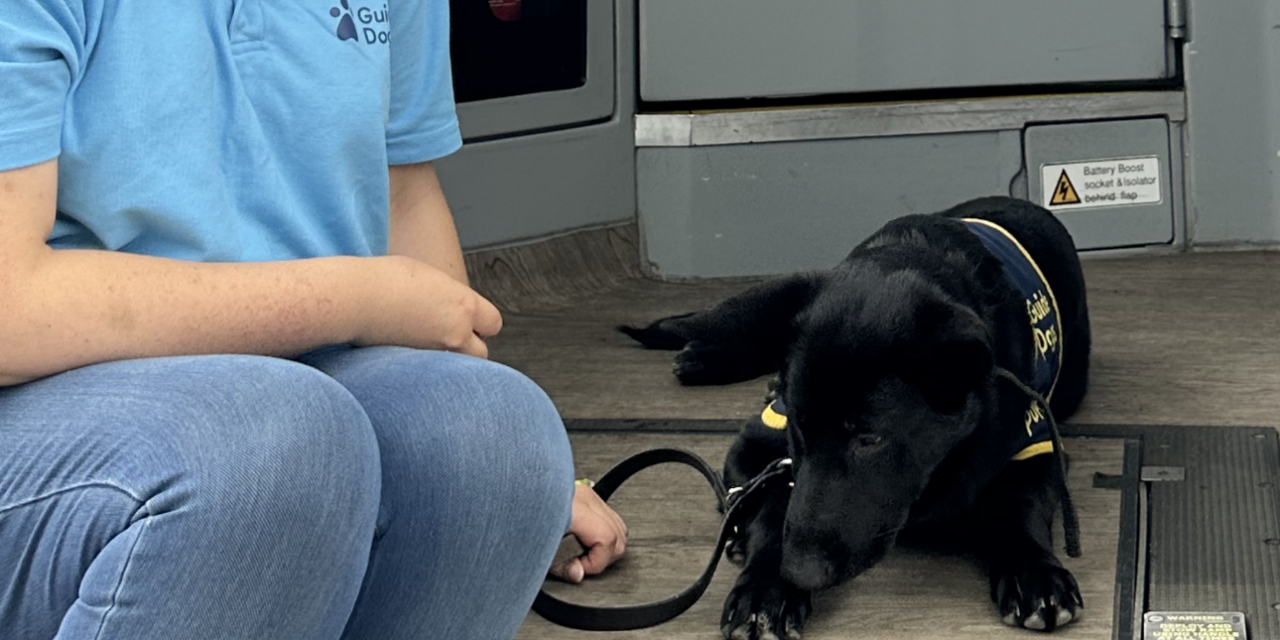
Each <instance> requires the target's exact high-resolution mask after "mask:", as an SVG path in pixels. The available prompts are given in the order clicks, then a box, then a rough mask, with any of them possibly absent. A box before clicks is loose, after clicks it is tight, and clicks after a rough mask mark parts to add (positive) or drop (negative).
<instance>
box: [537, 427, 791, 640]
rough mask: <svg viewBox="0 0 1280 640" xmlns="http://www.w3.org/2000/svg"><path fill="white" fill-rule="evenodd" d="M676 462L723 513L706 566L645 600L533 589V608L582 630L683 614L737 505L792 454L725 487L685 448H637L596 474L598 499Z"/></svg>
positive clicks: (637, 625) (707, 574)
mask: <svg viewBox="0 0 1280 640" xmlns="http://www.w3.org/2000/svg"><path fill="white" fill-rule="evenodd" d="M665 463H677V464H684V465H687V466H690V467H693V468H694V469H695V470H697V471H698V473H701V474H702V476H703V477H704V478H706V479H707V482H708V483H709V484H710V485H711V488H712V490H713V491H715V494H716V502H717V505H718V506H719V508H720V511H721V513H723V514H724V517H723V519H722V520H721V522H720V532H719V535H718V536H717V537H716V548H715V552H713V553H712V554H711V560H710V561H709V562H708V563H707V568H706V569H704V570H703V572H702V575H701V576H699V577H698V580H697V581H696V582H694V583H693V585H692V586H690V587H689V588H687V589H685V590H684V591H681V592H680V593H677V594H675V595H673V596H671V597H669V598H666V599H663V600H659V601H657V602H650V603H646V604H637V605H624V606H617V607H597V606H587V605H580V604H575V603H572V602H566V601H564V600H561V599H559V598H557V597H555V596H553V595H551V594H549V593H547V592H546V590H542V591H539V592H538V596H537V598H535V599H534V601H533V610H534V611H535V612H536V613H537V614H538V615H540V616H542V617H543V618H546V619H547V620H548V621H550V622H553V623H555V624H558V625H560V626H562V627H569V628H571V629H582V630H584V631H627V630H631V629H641V628H644V627H652V626H654V625H657V624H661V623H663V622H666V621H668V620H671V619H672V618H675V617H676V616H678V615H680V614H682V613H684V612H685V611H687V610H688V609H689V607H692V606H693V604H694V603H695V602H697V601H698V599H699V598H701V597H702V594H703V593H704V592H705V591H706V590H707V587H708V586H710V584H711V577H712V576H713V575H715V571H716V566H717V565H719V563H720V557H721V556H722V555H723V554H724V548H725V545H726V544H728V541H729V539H730V538H731V537H732V536H733V533H734V530H735V526H736V525H735V524H734V522H733V520H734V516H735V514H736V513H737V511H738V509H737V507H738V505H740V504H742V501H743V500H744V499H746V498H747V497H748V496H749V495H751V494H753V493H755V492H756V491H757V490H758V489H759V488H760V487H763V486H764V485H766V484H768V482H769V481H770V480H772V479H774V478H777V477H779V476H782V475H783V474H789V473H790V472H791V459H790V458H780V459H778V460H774V461H773V462H771V463H769V466H767V467H765V470H764V471H763V472H761V473H760V474H759V475H757V476H756V477H754V478H752V479H751V480H749V481H748V482H747V483H746V484H744V485H743V486H741V487H733V488H732V489H726V488H725V486H724V482H723V481H722V480H721V479H720V475H719V474H718V473H717V472H716V470H715V469H714V468H712V467H711V465H709V464H707V461H706V460H703V459H702V457H701V456H699V455H698V454H696V453H694V452H692V451H688V450H685V449H649V450H648V451H641V452H640V453H637V454H635V455H633V456H631V457H629V458H627V459H625V460H623V461H622V462H619V463H618V464H616V465H614V467H613V468H612V469H610V470H609V471H607V472H606V473H605V474H604V475H603V476H601V477H600V479H598V480H596V485H595V491H596V493H597V494H599V496H600V498H601V499H602V500H604V501H606V502H608V500H609V497H610V496H612V495H613V492H614V491H615V490H616V489H617V488H618V487H619V486H621V485H622V483H623V482H624V481H625V480H627V479H628V478H630V477H631V476H633V475H635V474H636V473H639V472H640V471H643V470H644V469H647V468H649V467H652V466H655V465H659V464H665Z"/></svg>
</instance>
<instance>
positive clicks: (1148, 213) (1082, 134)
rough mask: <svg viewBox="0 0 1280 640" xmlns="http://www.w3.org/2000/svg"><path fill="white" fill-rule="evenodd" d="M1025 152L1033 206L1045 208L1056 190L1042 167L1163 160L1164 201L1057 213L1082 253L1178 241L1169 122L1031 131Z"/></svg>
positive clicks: (1139, 121) (1066, 126)
mask: <svg viewBox="0 0 1280 640" xmlns="http://www.w3.org/2000/svg"><path fill="white" fill-rule="evenodd" d="M1025 147H1026V158H1027V180H1028V195H1029V199H1030V200H1031V201H1032V202H1037V203H1039V204H1046V203H1045V202H1043V201H1042V200H1043V199H1042V194H1043V193H1045V191H1044V189H1045V188H1048V189H1050V190H1052V189H1053V188H1054V186H1055V185H1046V184H1042V182H1041V171H1040V168H1041V167H1042V166H1044V165H1060V164H1067V163H1086V162H1089V161H1094V160H1097V161H1110V160H1113V159H1117V158H1148V157H1155V158H1157V161H1158V162H1159V180H1160V193H1161V195H1162V200H1161V201H1160V202H1155V203H1147V204H1128V205H1124V204H1120V205H1117V206H1108V207H1098V208H1082V209H1079V210H1073V209H1071V208H1070V207H1064V208H1061V209H1055V210H1054V213H1055V214H1057V216H1058V219H1059V220H1061V221H1062V223H1063V224H1064V225H1066V227H1067V229H1068V230H1069V231H1070V232H1071V235H1072V237H1073V238H1074V239H1075V241H1076V246H1077V247H1078V248H1080V249H1107V248H1118V247H1132V246H1144V245H1151V244H1168V243H1170V242H1173V240H1174V206H1173V203H1174V201H1175V200H1176V199H1177V197H1178V196H1179V194H1180V190H1178V191H1175V190H1174V189H1173V188H1172V180H1171V179H1170V176H1171V174H1172V172H1171V168H1172V167H1171V164H1170V157H1169V156H1170V154H1169V123H1168V122H1166V121H1165V119H1164V118H1142V119H1136V120H1117V121H1110V122H1075V123H1069V124H1055V125H1043V126H1030V127H1027V129H1026V133H1025ZM1135 163H1137V161H1135ZM1102 179H1104V180H1116V179H1118V177H1116V176H1103V177H1102ZM1080 186H1081V187H1083V185H1080ZM1084 206H1087V205H1084Z"/></svg>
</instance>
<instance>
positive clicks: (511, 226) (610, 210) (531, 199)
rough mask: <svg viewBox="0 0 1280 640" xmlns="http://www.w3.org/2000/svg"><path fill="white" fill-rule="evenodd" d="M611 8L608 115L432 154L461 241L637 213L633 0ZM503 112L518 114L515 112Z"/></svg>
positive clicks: (534, 235) (511, 237)
mask: <svg viewBox="0 0 1280 640" xmlns="http://www.w3.org/2000/svg"><path fill="white" fill-rule="evenodd" d="M592 6H593V7H594V6H596V5H595V4H594V0H593V4H592ZM613 16H614V17H615V19H616V21H617V24H616V30H611V34H616V49H615V51H614V52H613V54H612V59H613V60H614V61H615V63H616V66H615V68H614V75H615V78H616V81H615V82H614V83H613V91H614V95H613V98H612V99H611V102H612V103H614V104H616V105H617V106H616V108H615V109H614V111H613V116H612V117H611V118H609V119H608V120H607V121H605V122H602V123H599V124H593V125H588V126H579V127H574V128H570V129H565V130H562V131H553V132H547V133H537V134H529V135H520V136H515V137H510V138H505V139H499V140H491V141H488V142H469V143H467V144H465V145H464V146H463V148H462V149H461V150H460V151H458V152H457V153H455V154H454V155H452V156H450V157H448V158H444V159H441V160H439V161H437V162H436V167H437V170H438V171H439V174H440V182H441V185H442V187H443V188H444V193H445V196H446V197H447V198H448V200H449V206H450V208H451V209H452V210H453V217H454V221H455V222H456V224H457V226H458V235H459V236H460V238H461V240H462V246H463V248H464V249H475V248H480V247H488V246H494V245H502V244H510V243H517V242H523V241H527V240H536V239H538V238H543V237H547V236H552V235H557V234H561V233H564V232H566V231H570V230H573V229H578V228H582V227H592V226H599V225H606V224H614V223H619V222H626V221H630V220H633V219H635V211H636V190H635V153H634V145H635V124H634V117H635V106H634V105H635V90H634V87H635V73H636V72H635V54H634V51H635V37H634V34H635V19H634V16H635V3H634V0H617V1H616V2H615V6H614V9H613ZM593 24H594V23H593ZM611 37H613V35H611ZM507 117H508V118H511V119H512V120H513V121H519V120H520V114H519V113H518V112H511V113H508V114H507ZM525 122H526V123H527V122H528V121H527V120H525Z"/></svg>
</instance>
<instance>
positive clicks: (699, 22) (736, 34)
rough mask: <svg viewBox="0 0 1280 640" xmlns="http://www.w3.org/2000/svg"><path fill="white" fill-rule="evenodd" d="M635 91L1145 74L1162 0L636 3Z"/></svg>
mask: <svg viewBox="0 0 1280 640" xmlns="http://www.w3.org/2000/svg"><path fill="white" fill-rule="evenodd" d="M639 6H640V12H639V15H640V36H639V37H640V94H641V97H642V98H643V99H645V100H652V101H675V100H701V99H717V98H745V97H764V96H798V95H810V94H838V93H853V92H874V91H896V90H912V89H938V88H953V87H986V86H1010V85H1045V84H1055V83H1094V82H1117V81H1145V80H1155V79H1161V78H1166V77H1169V76H1170V75H1172V73H1171V69H1170V68H1169V56H1168V52H1169V45H1168V40H1167V39H1166V30H1165V3H1164V0H1127V1H1126V2H1112V1H1111V0H1076V1H1074V2H1023V1H1021V0H967V1H966V2H954V1H952V0H858V1H857V2H849V1H848V0H793V1H791V2H777V1H776V0H698V1H697V2H687V1H682V0H639Z"/></svg>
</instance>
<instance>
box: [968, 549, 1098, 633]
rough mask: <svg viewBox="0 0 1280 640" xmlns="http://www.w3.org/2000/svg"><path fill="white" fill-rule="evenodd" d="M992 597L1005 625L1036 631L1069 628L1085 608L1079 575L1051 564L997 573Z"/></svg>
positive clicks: (1015, 568) (1031, 565)
mask: <svg viewBox="0 0 1280 640" xmlns="http://www.w3.org/2000/svg"><path fill="white" fill-rule="evenodd" d="M991 597H992V599H993V600H995V603H996V606H998V607H999V608H1000V617H1001V620H1002V621H1003V622H1004V623H1005V624H1008V625H1011V626H1015V627H1024V628H1027V629H1033V630H1035V631H1053V630H1054V629H1057V628H1058V627H1062V626H1065V625H1067V624H1068V623H1070V622H1071V621H1073V620H1076V619H1077V618H1079V617H1080V614H1081V613H1082V611H1081V610H1082V609H1084V599H1083V598H1081V597H1080V587H1079V585H1077V584H1076V578H1075V576H1073V575H1071V572H1070V571H1067V570H1066V569H1063V568H1062V567H1060V566H1057V564H1056V563H1049V562H1036V563H1032V564H1028V565H1024V566H1022V567H1020V568H1018V567H1008V568H1006V569H1004V570H1002V571H1000V572H998V573H993V574H992V576H991Z"/></svg>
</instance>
